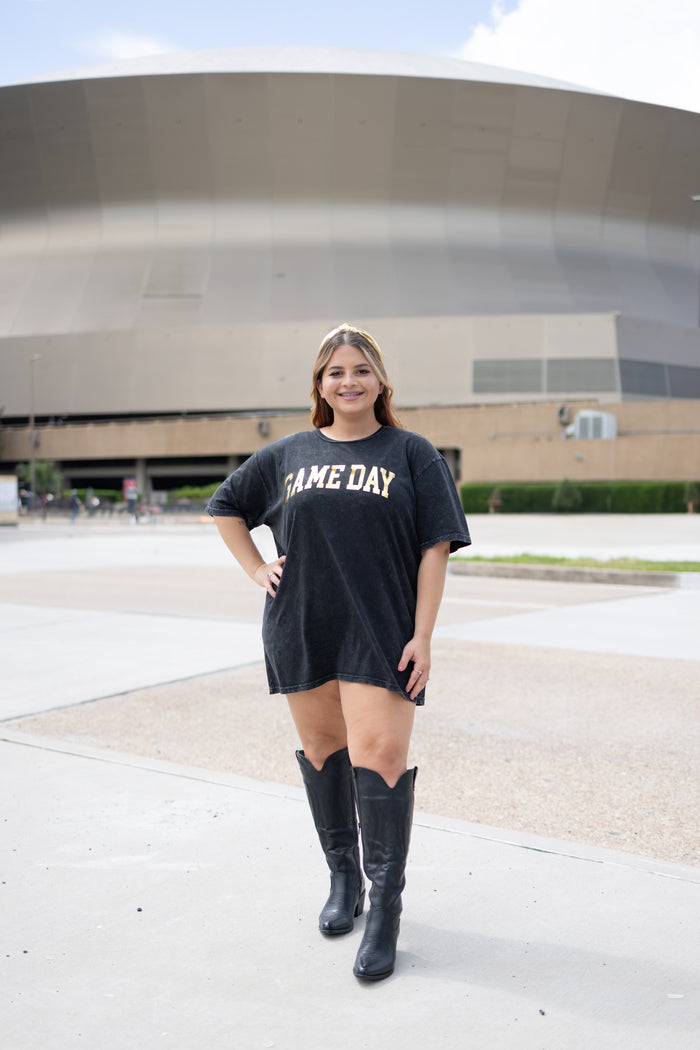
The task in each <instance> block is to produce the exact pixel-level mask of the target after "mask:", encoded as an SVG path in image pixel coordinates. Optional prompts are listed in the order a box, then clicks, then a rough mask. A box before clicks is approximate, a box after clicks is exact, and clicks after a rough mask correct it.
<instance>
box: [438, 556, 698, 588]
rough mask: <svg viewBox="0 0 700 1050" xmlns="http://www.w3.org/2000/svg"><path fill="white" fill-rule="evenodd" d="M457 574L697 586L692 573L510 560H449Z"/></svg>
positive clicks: (635, 585) (640, 585) (577, 581)
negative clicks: (597, 567) (593, 567)
mask: <svg viewBox="0 0 700 1050" xmlns="http://www.w3.org/2000/svg"><path fill="white" fill-rule="evenodd" d="M450 571H451V572H453V573H454V574H455V575H457V576H500V577H509V578H511V579H513V578H515V579H525V580H554V581H556V582H558V583H615V584H623V585H625V586H627V587H667V588H668V587H683V588H686V587H699V586H700V579H698V580H697V581H695V580H693V579H687V578H688V577H691V578H692V577H694V576H696V575H700V574H696V573H692V572H643V571H634V570H631V569H588V568H583V567H574V566H569V565H518V564H516V563H513V562H485V561H467V560H465V561H455V560H451V561H450Z"/></svg>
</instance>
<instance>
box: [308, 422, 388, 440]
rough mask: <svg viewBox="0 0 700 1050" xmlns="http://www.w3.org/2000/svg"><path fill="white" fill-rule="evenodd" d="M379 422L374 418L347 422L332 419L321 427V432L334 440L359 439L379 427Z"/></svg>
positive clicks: (374, 431)
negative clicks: (326, 425) (328, 424)
mask: <svg viewBox="0 0 700 1050" xmlns="http://www.w3.org/2000/svg"><path fill="white" fill-rule="evenodd" d="M381 426H382V425H381V423H380V422H378V420H376V419H368V420H367V421H365V422H360V421H359V420H358V422H357V423H356V424H352V423H350V424H348V423H347V422H345V421H344V420H335V419H334V420H333V422H332V423H331V425H330V426H328V427H321V433H322V434H325V435H326V437H329V438H332V439H333V440H334V441H361V440H362V438H368V437H371V436H372V434H376V433H377V431H378V430H380V429H381Z"/></svg>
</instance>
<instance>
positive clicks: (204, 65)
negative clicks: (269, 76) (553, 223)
mask: <svg viewBox="0 0 700 1050" xmlns="http://www.w3.org/2000/svg"><path fill="white" fill-rule="evenodd" d="M181 73H333V74H346V75H353V74H354V75H359V76H367V75H369V76H402V77H424V78H429V79H437V80H474V81H482V82H487V83H501V84H519V85H522V86H525V87H544V88H547V87H549V88H559V89H564V90H569V91H572V90H573V91H582V92H585V93H586V94H593V95H596V94H601V92H598V91H596V90H595V89H594V88H588V87H581V86H580V85H576V84H569V83H567V82H565V81H562V80H552V79H551V78H550V77H542V76H537V75H536V74H534V73H524V72H521V71H520V70H516V69H502V68H500V67H499V66H490V65H484V64H482V63H480V62H466V61H464V60H462V59H459V58H449V57H444V58H443V57H440V56H436V55H417V54H405V53H402V52H396V51H365V50H359V49H349V48H333V47H231V48H218V49H215V50H209V51H173V52H169V53H167V54H158V55H146V56H142V57H140V58H130V59H122V60H120V61H115V62H107V63H103V64H100V65H92V66H82V67H80V68H76V69H68V70H63V71H61V72H58V73H51V74H47V75H46V76H44V77H37V78H35V79H34V80H32V81H31V82H32V83H45V82H52V81H61V80H88V79H98V78H103V77H129V76H164V75H169V74H181Z"/></svg>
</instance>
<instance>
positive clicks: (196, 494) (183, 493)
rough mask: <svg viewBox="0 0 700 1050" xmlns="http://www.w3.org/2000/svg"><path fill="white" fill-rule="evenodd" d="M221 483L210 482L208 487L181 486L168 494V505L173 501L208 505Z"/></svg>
mask: <svg viewBox="0 0 700 1050" xmlns="http://www.w3.org/2000/svg"><path fill="white" fill-rule="evenodd" d="M221 480H222V481H223V478H222V479H221ZM220 484H221V481H212V482H210V483H209V484H208V485H181V486H180V488H177V489H171V490H170V492H169V493H168V503H173V502H174V501H175V500H181V499H189V500H191V501H192V502H193V503H208V502H209V500H210V499H211V497H212V496H213V495H214V493H215V492H216V490H217V489H218V487H219V485H220Z"/></svg>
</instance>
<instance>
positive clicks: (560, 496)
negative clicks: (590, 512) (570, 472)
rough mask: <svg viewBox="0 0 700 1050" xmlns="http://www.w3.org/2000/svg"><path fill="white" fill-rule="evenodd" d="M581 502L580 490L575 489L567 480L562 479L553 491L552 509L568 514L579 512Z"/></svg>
mask: <svg viewBox="0 0 700 1050" xmlns="http://www.w3.org/2000/svg"><path fill="white" fill-rule="evenodd" d="M582 502H583V496H582V495H581V490H580V489H578V488H576V486H575V485H573V484H572V483H571V482H570V481H569V480H568V478H564V480H563V481H560V482H559V484H558V485H557V487H556V489H555V490H554V495H553V497H552V509H553V510H558V511H562V512H564V513H570V512H571V511H576V510H580V509H581V504H582Z"/></svg>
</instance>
